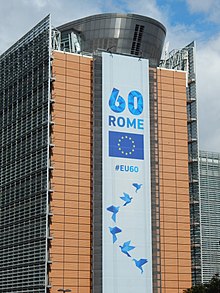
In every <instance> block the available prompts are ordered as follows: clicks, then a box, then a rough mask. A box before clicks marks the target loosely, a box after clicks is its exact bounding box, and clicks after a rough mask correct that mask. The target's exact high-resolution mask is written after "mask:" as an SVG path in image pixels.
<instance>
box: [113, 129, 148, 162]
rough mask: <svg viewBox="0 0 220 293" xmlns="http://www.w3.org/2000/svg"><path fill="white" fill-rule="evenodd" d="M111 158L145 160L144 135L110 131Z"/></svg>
mask: <svg viewBox="0 0 220 293" xmlns="http://www.w3.org/2000/svg"><path fill="white" fill-rule="evenodd" d="M109 156H110V157H118V158H127V159H137V160H143V159H144V136H143V135H142V134H134V133H126V132H116V131H109Z"/></svg>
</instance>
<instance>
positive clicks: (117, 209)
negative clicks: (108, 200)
mask: <svg viewBox="0 0 220 293" xmlns="http://www.w3.org/2000/svg"><path fill="white" fill-rule="evenodd" d="M119 208H120V207H115V206H110V207H107V211H109V212H111V213H112V220H113V221H114V222H115V223H116V214H117V213H118V211H119Z"/></svg>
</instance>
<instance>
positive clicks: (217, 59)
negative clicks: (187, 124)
mask: <svg viewBox="0 0 220 293" xmlns="http://www.w3.org/2000/svg"><path fill="white" fill-rule="evenodd" d="M219 48H220V34H219V35H218V36H216V37H215V38H212V39H211V40H210V41H209V42H208V43H204V44H200V45H199V46H198V48H197V96H198V101H199V130H200V147H201V149H204V150H212V151H218V152H219V151H220V147H219V146H220V115H219V112H220V97H219V93H220V82H219V71H220V70H219V64H220V50H219Z"/></svg>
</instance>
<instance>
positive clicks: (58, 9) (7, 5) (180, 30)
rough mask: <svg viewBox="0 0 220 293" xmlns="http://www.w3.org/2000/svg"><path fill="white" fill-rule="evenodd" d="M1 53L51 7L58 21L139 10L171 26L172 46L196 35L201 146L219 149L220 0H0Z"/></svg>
mask: <svg viewBox="0 0 220 293" xmlns="http://www.w3.org/2000/svg"><path fill="white" fill-rule="evenodd" d="M0 3H1V9H0V54H1V53H3V52H4V51H5V50H6V49H7V48H8V47H10V46H11V45H13V44H14V43H15V42H16V41H17V40H18V39H19V38H20V37H22V36H23V35H24V34H25V33H26V32H27V31H29V30H30V29H31V28H32V27H33V26H34V25H35V24H37V23H38V22H39V21H40V20H41V19H42V18H44V17H45V16H46V15H48V14H49V13H50V14H51V17H52V24H53V26H54V27H56V26H59V25H60V24H63V23H66V22H68V21H72V20H75V19H78V18H81V17H85V16H89V15H92V14H98V13H107V12H120V13H136V14H141V15H145V16H149V17H152V18H155V19H157V20H158V21H160V22H161V23H163V24H164V25H165V27H166V28H167V36H166V41H165V43H167V44H169V51H171V50H172V49H180V48H182V47H184V46H185V45H187V44H189V43H190V42H191V41H196V70H197V97H198V114H199V116H198V117H199V148H200V149H201V150H207V151H214V152H220V115H219V112H220V1H219V0H135V1H134V0H108V1H105V0H81V1H79V0H6V1H4V0H0Z"/></svg>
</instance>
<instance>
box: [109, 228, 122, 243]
mask: <svg viewBox="0 0 220 293" xmlns="http://www.w3.org/2000/svg"><path fill="white" fill-rule="evenodd" d="M109 230H110V233H112V237H113V238H112V240H113V243H115V241H117V237H116V234H117V233H120V232H122V230H121V229H120V228H118V227H116V226H115V227H113V228H112V227H109Z"/></svg>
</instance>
